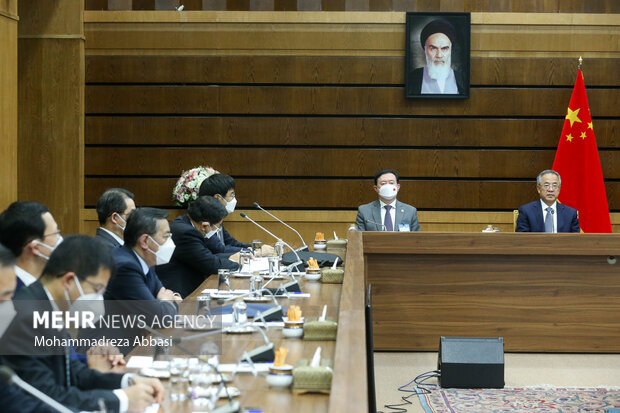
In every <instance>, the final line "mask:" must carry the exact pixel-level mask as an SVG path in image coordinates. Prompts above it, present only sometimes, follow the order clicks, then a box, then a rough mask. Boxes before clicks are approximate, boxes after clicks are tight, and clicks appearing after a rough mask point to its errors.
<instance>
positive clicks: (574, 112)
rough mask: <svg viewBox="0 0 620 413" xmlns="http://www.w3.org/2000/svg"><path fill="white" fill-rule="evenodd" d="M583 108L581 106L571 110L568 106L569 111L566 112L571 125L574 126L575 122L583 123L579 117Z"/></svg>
mask: <svg viewBox="0 0 620 413" xmlns="http://www.w3.org/2000/svg"><path fill="white" fill-rule="evenodd" d="M580 110H581V108H579V109H577V110H570V108H568V111H567V113H566V118H565V119H568V120H569V121H570V127H571V128H572V127H573V123H575V122H579V123H581V119H579V118H578V117H577V115H578V114H579V111H580Z"/></svg>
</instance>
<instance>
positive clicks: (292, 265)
mask: <svg viewBox="0 0 620 413" xmlns="http://www.w3.org/2000/svg"><path fill="white" fill-rule="evenodd" d="M239 215H241V217H242V218H245V219H247V220H248V221H250V222H251V223H252V224H254V225H256V226H257V227H259V228H260V229H262V230H263V231H265V232H266V233H267V234H269V235H271V236H272V237H274V238H275V239H276V240H277V241H281V242H282V243H283V244H284V245H286V246H287V247H288V249H290V250H291V251H292V252H293V254H295V258H296V259H297V262H294V263H292V264H291V265H289V266H288V267H287V268H288V269H287V271H289V270H290V271H292V269H293V268H295V267H296V266H298V265H300V264H301V265H303V263H304V262H303V261H302V260H301V258H299V254H297V251H295V250H294V249H293V247H291V246H290V245H289V244H287V243H286V242H284V241H283V240H282V239H281V238H278V237H276V236H275V235H273V234H272V233H271V232H269V231H267V229H266V228H264V227H263V226H262V225H260V224H259V223H258V222H256V221H254V220H253V219H252V218H250V217H249V216H247V215H246V214H244V213H243V212H240V213H239Z"/></svg>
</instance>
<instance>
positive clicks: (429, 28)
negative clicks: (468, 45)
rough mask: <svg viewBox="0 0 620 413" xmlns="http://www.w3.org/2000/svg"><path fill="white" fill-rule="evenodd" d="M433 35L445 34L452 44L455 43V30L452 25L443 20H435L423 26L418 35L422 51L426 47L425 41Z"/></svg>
mask: <svg viewBox="0 0 620 413" xmlns="http://www.w3.org/2000/svg"><path fill="white" fill-rule="evenodd" d="M435 33H443V34H445V35H446V36H448V38H449V39H450V41H451V42H452V44H454V43H455V41H456V30H454V26H453V25H452V23H450V22H449V21H447V20H445V19H436V20H433V21H432V22H430V23H428V24H427V25H426V26H424V28H423V29H422V33H420V43H421V44H422V49H424V46H426V39H428V38H429V37H430V36H431V35H433V34H435Z"/></svg>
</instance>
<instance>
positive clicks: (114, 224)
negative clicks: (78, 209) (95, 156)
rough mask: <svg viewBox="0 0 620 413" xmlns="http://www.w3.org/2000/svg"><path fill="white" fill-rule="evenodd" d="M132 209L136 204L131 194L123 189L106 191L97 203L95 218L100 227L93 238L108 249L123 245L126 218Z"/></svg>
mask: <svg viewBox="0 0 620 413" xmlns="http://www.w3.org/2000/svg"><path fill="white" fill-rule="evenodd" d="M134 209H136V203H135V202H134V200H133V193H131V192H129V191H128V190H126V189H123V188H110V189H108V190H106V191H105V192H104V193H103V195H101V197H99V200H98V201H97V218H98V219H99V225H101V226H100V227H99V228H97V234H96V235H95V236H96V237H97V238H99V239H100V240H101V241H103V242H104V243H105V244H106V245H108V246H109V247H110V248H116V247H120V246H121V245H123V244H124V243H125V241H123V232H124V231H125V225H127V218H128V217H129V214H131V211H133V210H134Z"/></svg>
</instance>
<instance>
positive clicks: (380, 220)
mask: <svg viewBox="0 0 620 413" xmlns="http://www.w3.org/2000/svg"><path fill="white" fill-rule="evenodd" d="M374 189H375V192H376V193H377V194H378V195H379V199H377V200H376V201H372V202H371V203H369V204H365V205H361V206H360V207H359V208H358V209H357V218H356V219H355V223H356V226H357V229H359V230H360V231H419V230H420V224H419V223H418V212H417V210H416V209H415V207H413V206H411V205H407V204H405V203H403V202H400V201H398V200H396V195H397V194H398V190H399V189H400V184H399V177H398V173H397V172H396V171H395V170H393V169H383V170H381V171H379V172H377V173H376V174H375V186H374Z"/></svg>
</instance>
